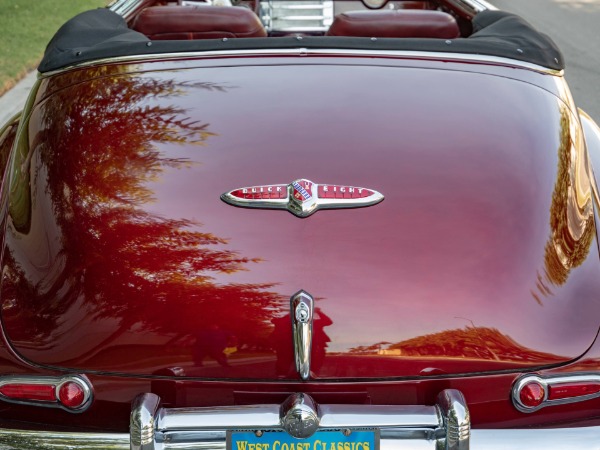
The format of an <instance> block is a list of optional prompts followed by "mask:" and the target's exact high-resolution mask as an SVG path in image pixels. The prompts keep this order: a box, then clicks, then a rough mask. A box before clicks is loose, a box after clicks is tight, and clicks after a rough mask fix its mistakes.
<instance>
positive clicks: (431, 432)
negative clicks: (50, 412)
mask: <svg viewBox="0 0 600 450" xmlns="http://www.w3.org/2000/svg"><path fill="white" fill-rule="evenodd" d="M309 419H310V420H314V421H316V423H315V424H312V423H311V422H310V420H309ZM306 423H310V424H311V430H310V432H311V433H312V432H314V431H315V430H317V429H318V430H345V429H349V430H352V429H357V428H361V429H364V428H376V429H379V430H380V436H379V437H380V450H425V449H428V450H468V449H469V448H473V449H474V450H504V449H507V448H510V449H511V450H537V449H539V450H542V449H543V450H552V449H560V450H588V449H589V450H592V449H598V448H599V445H600V444H599V443H600V427H582V428H554V429H500V430H478V429H477V430H471V427H470V419H469V410H468V408H467V405H466V402H465V400H464V397H463V395H462V394H461V393H460V392H459V391H457V390H454V389H447V390H445V391H442V392H441V393H440V395H439V397H438V404H437V405H434V406H375V405H319V406H317V405H316V403H315V402H314V400H312V399H311V398H310V397H309V396H308V395H305V394H295V395H292V396H291V397H290V398H288V400H287V401H286V402H284V403H283V404H282V405H251V406H230V407H209V408H173V409H166V408H161V407H160V399H159V397H158V396H156V395H154V394H142V395H140V396H138V397H137V398H136V399H135V400H134V402H133V406H132V412H131V423H130V433H129V434H127V433H113V434H109V433H69V432H41V431H24V430H11V429H0V449H2V450H25V449H27V450H31V449H38V450H50V449H52V450H59V449H65V450H66V449H73V450H100V449H102V450H117V449H118V450H127V449H130V450H175V449H177V450H225V448H226V439H227V432H228V431H232V430H238V431H243V430H252V431H257V432H260V431H264V430H286V431H287V432H288V433H290V434H292V436H294V433H298V432H299V431H298V430H299V427H298V424H306ZM300 428H302V427H300Z"/></svg>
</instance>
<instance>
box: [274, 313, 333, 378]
mask: <svg viewBox="0 0 600 450" xmlns="http://www.w3.org/2000/svg"><path fill="white" fill-rule="evenodd" d="M271 322H272V323H273V325H274V329H273V334H272V335H271V342H273V350H274V351H275V354H276V355H277V361H276V366H275V367H276V372H277V376H278V377H279V378H297V377H298V373H297V371H296V365H295V355H294V337H293V334H292V319H291V316H290V313H287V314H285V315H284V316H281V317H276V318H274V319H273V320H272V321H271ZM332 324H333V321H332V320H331V319H330V318H329V316H327V315H326V314H325V313H324V312H323V311H322V310H321V308H315V310H314V313H313V324H312V329H313V333H312V338H313V339H312V348H311V353H310V355H311V364H310V368H311V372H318V371H319V370H320V369H321V367H322V366H323V363H324V361H325V354H326V353H327V346H328V343H329V342H331V339H330V338H329V336H327V333H325V327H328V326H330V325H332Z"/></svg>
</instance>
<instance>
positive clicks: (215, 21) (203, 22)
mask: <svg viewBox="0 0 600 450" xmlns="http://www.w3.org/2000/svg"><path fill="white" fill-rule="evenodd" d="M132 28H133V29H134V30H135V31H139V32H140V33H143V34H145V35H146V36H148V37H149V38H150V39H153V40H169V39H171V40H181V39H222V38H240V37H266V36H267V33H266V31H265V29H264V27H263V26H262V24H261V23H260V20H259V19H258V16H257V15H256V14H254V13H253V12H252V11H250V10H249V9H247V8H241V7H235V6H224V7H219V6H211V5H206V6H204V5H202V6H176V5H174V6H153V7H150V8H146V9H144V10H143V11H142V12H141V13H140V15H139V16H138V17H137V18H136V19H135V21H134V22H133V25H132Z"/></svg>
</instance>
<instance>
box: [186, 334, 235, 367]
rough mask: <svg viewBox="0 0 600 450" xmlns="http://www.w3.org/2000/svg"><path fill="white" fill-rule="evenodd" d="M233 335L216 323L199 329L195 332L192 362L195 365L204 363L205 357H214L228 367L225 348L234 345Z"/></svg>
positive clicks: (200, 365) (220, 363)
mask: <svg viewBox="0 0 600 450" xmlns="http://www.w3.org/2000/svg"><path fill="white" fill-rule="evenodd" d="M235 341H236V339H235V336H234V335H233V334H232V333H230V332H228V331H227V330H224V329H222V328H219V326H218V325H211V326H210V327H208V328H206V329H203V330H200V331H199V332H198V333H197V334H196V346H195V347H194V355H193V356H194V364H195V365H196V367H202V366H203V365H204V362H203V361H204V359H205V358H207V357H208V358H211V359H214V360H215V361H216V362H217V363H219V365H220V366H222V367H230V364H229V361H227V353H226V351H225V350H226V349H227V348H230V347H234V346H235Z"/></svg>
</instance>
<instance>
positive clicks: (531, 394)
mask: <svg viewBox="0 0 600 450" xmlns="http://www.w3.org/2000/svg"><path fill="white" fill-rule="evenodd" d="M545 396H546V389H545V388H544V386H542V385H541V384H540V383H538V382H537V381H530V382H529V383H527V384H525V385H524V386H523V387H522V388H521V391H520V392H519V400H520V401H521V404H522V405H523V406H525V407H527V408H536V407H538V406H540V405H541V404H542V403H543V402H544V398H545Z"/></svg>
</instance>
